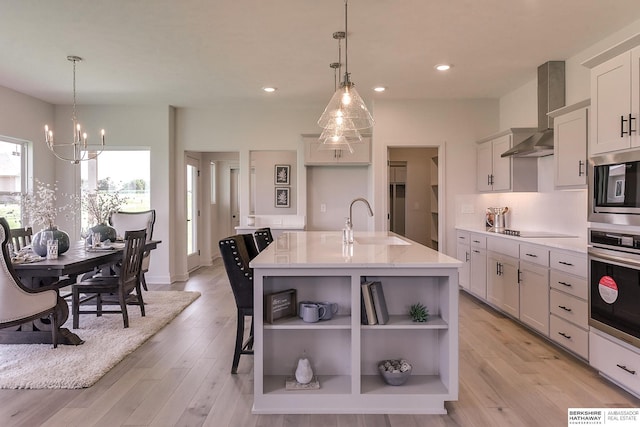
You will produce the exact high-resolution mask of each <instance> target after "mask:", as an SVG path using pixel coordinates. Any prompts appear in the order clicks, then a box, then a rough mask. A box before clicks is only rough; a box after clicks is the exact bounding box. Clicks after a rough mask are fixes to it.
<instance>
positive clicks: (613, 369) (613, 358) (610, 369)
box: [589, 332, 640, 394]
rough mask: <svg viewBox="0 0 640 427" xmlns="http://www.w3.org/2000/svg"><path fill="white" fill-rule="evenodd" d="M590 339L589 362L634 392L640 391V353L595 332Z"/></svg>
mask: <svg viewBox="0 0 640 427" xmlns="http://www.w3.org/2000/svg"><path fill="white" fill-rule="evenodd" d="M589 339H590V340H591V346H590V349H589V364H590V365H591V366H593V367H594V368H596V369H597V370H598V371H600V372H602V373H603V374H604V375H606V376H608V377H609V378H611V379H613V380H614V381H616V382H618V383H620V384H621V385H622V386H624V387H626V388H628V389H629V390H632V391H633V392H634V393H636V394H638V393H640V355H639V354H638V353H636V352H634V351H631V350H630V349H628V348H625V347H622V346H621V345H619V344H617V343H615V342H613V341H609V340H608V339H606V338H604V337H601V336H600V335H598V334H595V333H593V332H591V334H590V336H589Z"/></svg>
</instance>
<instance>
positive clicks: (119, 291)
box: [71, 229, 147, 329]
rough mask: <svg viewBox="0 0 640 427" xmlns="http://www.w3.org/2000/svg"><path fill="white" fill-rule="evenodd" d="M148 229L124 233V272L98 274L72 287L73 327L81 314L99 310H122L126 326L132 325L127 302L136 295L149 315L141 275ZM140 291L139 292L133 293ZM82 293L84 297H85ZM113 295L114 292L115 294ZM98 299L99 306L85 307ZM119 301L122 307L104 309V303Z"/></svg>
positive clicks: (142, 308) (111, 303) (76, 324)
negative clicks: (143, 296)
mask: <svg viewBox="0 0 640 427" xmlns="http://www.w3.org/2000/svg"><path fill="white" fill-rule="evenodd" d="M146 235H147V231H146V230H144V229H143V230H138V231H126V232H125V235H124V242H125V245H124V251H123V254H122V264H121V265H120V268H119V271H120V274H119V275H117V276H94V277H91V278H88V279H86V280H83V281H81V282H79V283H76V284H74V285H73V286H72V287H71V292H72V295H73V303H72V304H73V307H72V310H73V328H74V329H78V327H79V323H80V314H96V315H97V316H98V317H99V316H102V314H104V313H122V320H123V323H124V327H125V328H128V327H129V313H128V312H127V302H129V301H130V300H131V298H133V297H135V302H136V303H137V304H138V306H140V313H141V315H142V316H144V315H145V311H144V301H143V299H142V290H141V288H140V275H141V273H142V270H141V267H142V259H143V257H144V248H145V243H146V241H147V238H146ZM134 290H135V291H136V293H135V295H133V294H131V292H132V291H134ZM81 294H83V295H84V297H81ZM112 295H113V296H112ZM94 299H95V300H96V307H95V309H91V308H87V309H81V307H82V305H83V304H85V303H86V302H88V301H91V300H94ZM114 304H118V305H119V306H120V310H115V309H114V310H104V309H103V308H102V306H103V305H114Z"/></svg>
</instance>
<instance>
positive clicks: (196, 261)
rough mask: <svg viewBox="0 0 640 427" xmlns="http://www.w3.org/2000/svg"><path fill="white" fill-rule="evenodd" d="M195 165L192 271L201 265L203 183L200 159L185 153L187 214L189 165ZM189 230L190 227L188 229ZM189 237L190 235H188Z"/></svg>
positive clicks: (189, 255) (190, 259)
mask: <svg viewBox="0 0 640 427" xmlns="http://www.w3.org/2000/svg"><path fill="white" fill-rule="evenodd" d="M189 166H191V167H195V168H196V171H197V172H196V176H195V178H196V179H195V181H194V187H195V188H194V191H193V197H195V204H194V208H195V213H194V218H192V221H193V224H194V227H195V229H194V233H193V238H194V239H195V249H196V251H195V252H192V253H187V254H186V257H187V271H188V272H191V271H193V270H195V269H197V268H198V267H200V266H201V264H202V263H201V260H200V246H199V241H200V225H201V224H200V212H201V210H202V207H201V200H200V199H201V198H202V194H201V191H202V185H201V182H200V175H201V174H200V170H201V169H200V166H201V165H200V159H199V158H196V157H192V156H189V155H188V154H187V155H185V158H184V172H185V182H184V185H185V188H184V193H185V214H186V213H187V212H188V211H189V207H188V205H187V204H188V199H187V195H188V194H189V193H188V189H187V182H188V178H187V173H188V170H189V169H188V167H189ZM186 221H189V218H188V217H187V218H186ZM185 226H186V224H185ZM187 231H188V229H187ZM187 238H188V237H187ZM186 249H187V250H189V248H188V245H187V248H186Z"/></svg>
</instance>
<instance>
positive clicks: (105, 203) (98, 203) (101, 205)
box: [82, 191, 127, 225]
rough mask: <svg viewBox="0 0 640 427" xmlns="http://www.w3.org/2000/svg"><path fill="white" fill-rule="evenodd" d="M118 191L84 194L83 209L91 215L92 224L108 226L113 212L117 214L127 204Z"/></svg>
mask: <svg viewBox="0 0 640 427" xmlns="http://www.w3.org/2000/svg"><path fill="white" fill-rule="evenodd" d="M126 200H127V199H126V198H125V197H122V196H121V195H120V193H119V192H118V191H113V192H104V191H94V192H88V193H83V195H82V207H83V209H85V210H86V211H87V214H88V215H89V221H90V223H92V224H95V225H97V224H107V221H108V220H109V215H111V212H117V211H118V210H119V209H120V208H121V207H122V205H123V204H124V203H125V202H126Z"/></svg>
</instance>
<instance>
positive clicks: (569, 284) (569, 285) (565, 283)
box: [558, 282, 573, 288]
mask: <svg viewBox="0 0 640 427" xmlns="http://www.w3.org/2000/svg"><path fill="white" fill-rule="evenodd" d="M558 283H559V284H561V285H564V286H566V287H568V288H570V287H572V286H573V285H572V284H571V283H567V282H558Z"/></svg>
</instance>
